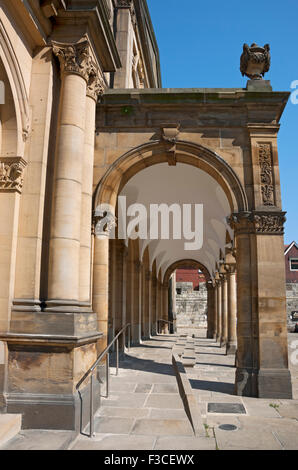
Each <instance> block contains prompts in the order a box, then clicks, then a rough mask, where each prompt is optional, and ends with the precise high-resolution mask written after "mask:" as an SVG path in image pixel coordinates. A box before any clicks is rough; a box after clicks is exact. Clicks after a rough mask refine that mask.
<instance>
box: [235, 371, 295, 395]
mask: <svg viewBox="0 0 298 470" xmlns="http://www.w3.org/2000/svg"><path fill="white" fill-rule="evenodd" d="M235 392H236V395H240V396H246V397H257V398H284V399H292V381H291V373H290V371H289V370H288V369H260V370H257V369H251V368H239V367H238V368H237V369H236V375H235Z"/></svg>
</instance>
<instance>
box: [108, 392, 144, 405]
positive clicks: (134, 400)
mask: <svg viewBox="0 0 298 470" xmlns="http://www.w3.org/2000/svg"><path fill="white" fill-rule="evenodd" d="M146 399H147V394H145V393H126V394H118V395H117V394H114V393H113V394H112V393H111V395H110V397H109V398H106V399H103V400H102V406H109V407H112V406H115V407H118V406H119V407H120V408H142V407H143V406H144V404H145V401H146Z"/></svg>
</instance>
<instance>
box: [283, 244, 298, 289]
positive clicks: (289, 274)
mask: <svg viewBox="0 0 298 470" xmlns="http://www.w3.org/2000/svg"><path fill="white" fill-rule="evenodd" d="M290 258H298V248H296V246H295V245H293V246H292V248H291V249H290V251H288V253H287V254H286V255H285V265H286V282H298V271H291V270H290Z"/></svg>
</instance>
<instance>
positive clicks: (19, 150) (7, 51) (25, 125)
mask: <svg viewBox="0 0 298 470" xmlns="http://www.w3.org/2000/svg"><path fill="white" fill-rule="evenodd" d="M0 59H1V61H2V63H3V67H4V69H5V72H6V75H7V79H8V82H9V87H10V91H11V94H12V96H13V101H14V110H15V120H16V125H15V129H14V130H15V137H14V138H15V148H14V149H13V150H11V152H13V153H14V156H16V155H18V156H23V153H24V144H25V141H26V139H27V137H28V133H29V116H30V113H29V99H28V94H27V91H26V86H25V82H24V78H23V75H22V72H21V68H20V65H19V62H18V59H17V57H16V54H15V51H14V48H13V45H12V43H11V41H10V39H9V36H8V34H7V32H6V29H5V27H4V25H3V23H2V21H0ZM3 156H5V155H3ZM10 156H11V155H10Z"/></svg>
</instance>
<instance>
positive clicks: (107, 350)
mask: <svg viewBox="0 0 298 470" xmlns="http://www.w3.org/2000/svg"><path fill="white" fill-rule="evenodd" d="M127 328H128V331H129V333H128V347H127V349H128V351H129V350H130V333H131V325H130V323H128V324H127V325H125V326H124V327H123V328H122V330H121V331H119V333H118V334H117V335H116V336H115V338H114V339H113V340H112V341H111V342H110V343H109V345H108V346H107V347H106V348H105V349H104V351H102V353H100V355H99V356H98V358H97V359H96V361H95V362H94V364H93V365H92V366H91V367H90V368H89V369H88V371H87V372H86V373H85V374H84V376H83V377H82V378H81V379H80V380H79V382H78V383H77V385H76V390H77V391H78V393H79V395H80V400H81V425H80V432H81V434H83V432H82V414H83V413H82V406H83V402H82V395H81V392H80V390H79V388H80V386H81V385H82V383H83V382H85V380H86V379H87V378H88V377H89V375H90V374H91V377H90V434H89V437H93V435H94V413H93V373H94V371H95V369H96V367H97V366H98V364H99V363H100V362H101V361H102V360H103V358H104V357H105V356H107V361H106V398H108V397H109V367H110V354H109V351H110V349H111V347H112V346H113V345H114V344H115V343H116V375H118V373H119V337H120V336H121V335H122V334H123V333H124V332H125V331H126V329H127Z"/></svg>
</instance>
